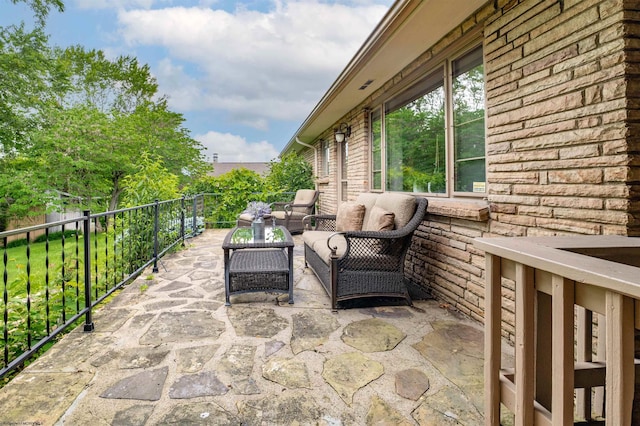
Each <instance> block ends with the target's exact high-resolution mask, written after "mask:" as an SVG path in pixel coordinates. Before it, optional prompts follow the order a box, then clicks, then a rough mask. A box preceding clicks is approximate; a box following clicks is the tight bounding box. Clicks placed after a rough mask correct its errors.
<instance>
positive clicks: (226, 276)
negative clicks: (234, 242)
mask: <svg viewBox="0 0 640 426" xmlns="http://www.w3.org/2000/svg"><path fill="white" fill-rule="evenodd" d="M230 290H231V289H230V288H229V250H228V249H225V250H224V296H225V303H224V305H225V306H231V302H229V292H230Z"/></svg>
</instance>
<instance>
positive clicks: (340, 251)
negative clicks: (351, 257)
mask: <svg viewBox="0 0 640 426" xmlns="http://www.w3.org/2000/svg"><path fill="white" fill-rule="evenodd" d="M305 234H306V232H305ZM328 234H329V235H328V236H327V237H329V236H331V235H332V234H335V232H329V233H328ZM303 235H304V234H303ZM327 241H329V243H330V244H331V247H337V249H336V254H337V255H338V257H341V256H343V255H344V253H345V252H346V251H347V240H346V239H345V238H344V236H343V235H340V234H336V235H334V236H333V237H331V239H330V240H327V238H324V239H321V240H317V241H316V242H315V243H314V244H313V251H315V252H316V254H317V255H318V256H320V258H321V259H322V260H323V261H324V262H325V263H326V264H327V265H328V264H330V263H331V249H330V248H329V246H328V245H327Z"/></svg>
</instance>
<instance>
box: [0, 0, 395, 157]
mask: <svg viewBox="0 0 640 426" xmlns="http://www.w3.org/2000/svg"><path fill="white" fill-rule="evenodd" d="M392 2H393V1H392V0H351V1H348V0H343V1H339V0H336V1H320V0H318V1H311V0H298V1H287V0H280V1H277V0H274V1H269V0H253V1H226V0H65V1H64V3H65V8H66V10H65V12H64V13H62V14H61V13H57V12H54V13H52V14H51V15H50V17H49V19H48V21H47V32H48V33H49V35H50V43H51V44H52V45H57V46H61V47H66V46H69V45H82V46H84V47H85V48H87V49H101V50H103V51H104V52H105V53H106V54H107V56H108V57H111V58H115V57H117V56H120V55H131V56H135V57H137V58H138V59H139V61H140V62H142V63H146V64H148V65H149V66H150V67H151V72H152V73H153V75H154V77H155V78H156V79H157V81H158V84H159V94H161V95H167V96H168V98H169V105H170V108H171V109H172V110H173V111H176V112H179V113H181V114H183V115H184V117H185V119H186V122H185V127H186V128H188V129H189V130H190V131H191V136H192V137H193V138H194V139H196V140H198V141H200V142H201V143H202V144H203V145H204V146H205V148H206V150H205V155H206V157H207V158H208V159H211V156H212V154H213V153H214V152H215V153H218V157H219V161H223V162H229V161H269V160H271V159H273V158H275V157H276V156H277V155H278V154H279V152H280V151H281V150H282V149H283V148H284V146H285V145H286V143H287V142H288V141H289V139H290V138H291V137H292V136H293V133H294V132H295V131H296V130H297V129H298V127H299V126H300V124H301V123H302V121H303V120H304V119H305V118H306V117H307V115H308V114H309V113H310V112H311V110H312V109H313V107H314V106H315V105H316V103H317V102H318V101H319V100H320V98H321V96H322V95H323V94H324V93H325V92H326V90H327V89H328V88H329V86H330V85H331V83H333V81H334V80H335V79H336V78H337V76H338V74H339V73H340V71H342V69H343V68H344V67H345V66H346V64H347V63H348V61H349V60H350V59H351V58H352V57H353V55H354V54H355V52H356V51H357V50H358V48H359V47H360V46H361V45H362V43H363V42H364V40H365V39H366V38H367V37H368V36H369V34H370V33H371V32H372V31H373V29H374V28H375V26H376V25H377V24H378V22H379V21H380V19H381V18H382V17H383V16H384V14H385V13H386V12H387V10H388V9H389V7H390V6H391V4H392ZM22 20H24V21H26V22H27V23H31V22H33V19H32V16H31V13H30V11H29V10H28V9H27V8H26V7H25V6H24V5H20V4H19V5H13V4H12V3H11V2H10V1H9V0H0V26H1V25H7V24H11V23H19V22H20V21H22Z"/></svg>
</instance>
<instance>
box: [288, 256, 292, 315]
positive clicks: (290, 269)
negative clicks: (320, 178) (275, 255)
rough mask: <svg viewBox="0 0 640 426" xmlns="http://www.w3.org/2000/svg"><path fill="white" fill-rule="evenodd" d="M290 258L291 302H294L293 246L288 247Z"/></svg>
mask: <svg viewBox="0 0 640 426" xmlns="http://www.w3.org/2000/svg"><path fill="white" fill-rule="evenodd" d="M288 254H289V256H288V258H289V259H288V260H289V304H290V305H291V304H293V247H289V249H288Z"/></svg>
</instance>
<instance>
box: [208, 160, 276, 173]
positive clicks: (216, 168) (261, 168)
mask: <svg viewBox="0 0 640 426" xmlns="http://www.w3.org/2000/svg"><path fill="white" fill-rule="evenodd" d="M243 168H244V169H248V170H253V171H254V172H256V173H258V174H259V175H261V176H265V175H266V174H267V173H269V163H220V162H216V161H214V162H213V172H209V173H208V174H209V176H220V175H223V174H225V173H227V172H230V171H231V170H234V169H243Z"/></svg>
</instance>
